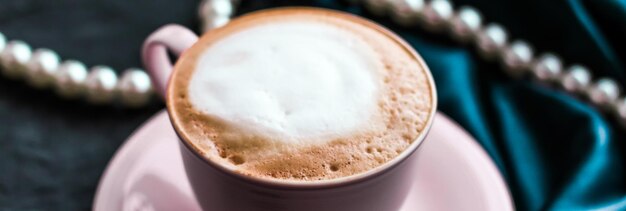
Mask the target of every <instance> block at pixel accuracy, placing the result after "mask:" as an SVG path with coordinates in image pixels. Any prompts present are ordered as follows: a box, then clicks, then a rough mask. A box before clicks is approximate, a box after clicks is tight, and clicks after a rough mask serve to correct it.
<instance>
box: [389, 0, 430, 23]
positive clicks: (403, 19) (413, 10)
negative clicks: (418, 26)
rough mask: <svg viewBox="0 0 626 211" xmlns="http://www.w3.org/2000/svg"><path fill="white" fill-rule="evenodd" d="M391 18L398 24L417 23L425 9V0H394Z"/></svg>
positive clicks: (391, 4) (391, 3)
mask: <svg viewBox="0 0 626 211" xmlns="http://www.w3.org/2000/svg"><path fill="white" fill-rule="evenodd" d="M389 6H390V7H391V18H392V19H393V20H394V21H395V22H396V23H398V24H400V25H404V26H410V25H413V24H415V23H417V20H418V18H419V16H420V15H421V14H422V10H423V9H424V0H392V1H391V2H390V5H389Z"/></svg>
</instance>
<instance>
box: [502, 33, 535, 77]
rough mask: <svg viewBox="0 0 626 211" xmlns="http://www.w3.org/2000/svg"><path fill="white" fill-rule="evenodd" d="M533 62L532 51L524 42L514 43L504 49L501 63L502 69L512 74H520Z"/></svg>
mask: <svg viewBox="0 0 626 211" xmlns="http://www.w3.org/2000/svg"><path fill="white" fill-rule="evenodd" d="M532 61H533V49H532V47H530V45H529V44H528V43H526V42H524V41H519V40H518V41H514V42H513V43H511V44H510V45H509V46H507V47H506V48H504V51H503V52H502V63H503V64H504V67H505V68H506V69H507V70H509V71H511V72H512V73H514V74H519V73H522V72H521V71H522V70H525V69H527V68H528V67H529V66H530V64H531V62H532Z"/></svg>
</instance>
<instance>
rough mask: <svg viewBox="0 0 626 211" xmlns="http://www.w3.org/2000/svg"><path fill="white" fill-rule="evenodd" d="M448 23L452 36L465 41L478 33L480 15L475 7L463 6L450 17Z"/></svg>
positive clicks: (480, 20)
mask: <svg viewBox="0 0 626 211" xmlns="http://www.w3.org/2000/svg"><path fill="white" fill-rule="evenodd" d="M450 24H451V26H450V30H451V31H452V35H453V36H454V38H456V39H457V40H460V41H464V42H465V41H469V40H470V39H471V38H472V37H473V36H475V35H476V34H477V33H478V31H479V30H480V26H481V24H482V17H481V15H480V13H479V12H478V11H477V10H476V9H474V8H472V7H468V6H463V7H461V8H460V9H459V11H458V12H457V13H456V15H454V16H453V17H452V20H451V21H450Z"/></svg>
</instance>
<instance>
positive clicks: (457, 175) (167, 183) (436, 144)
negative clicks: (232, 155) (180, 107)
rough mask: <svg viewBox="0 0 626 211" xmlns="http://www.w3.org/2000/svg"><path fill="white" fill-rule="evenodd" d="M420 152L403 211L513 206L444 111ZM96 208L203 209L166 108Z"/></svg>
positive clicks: (133, 142) (120, 158)
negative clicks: (198, 201)
mask: <svg viewBox="0 0 626 211" xmlns="http://www.w3.org/2000/svg"><path fill="white" fill-rule="evenodd" d="M417 153H419V154H418V155H419V156H420V158H419V161H418V162H417V165H418V169H419V173H418V176H417V177H416V178H415V180H416V182H415V184H414V188H413V190H412V191H411V193H410V195H409V196H408V197H407V200H406V202H405V204H404V206H403V207H402V210H406V211H409V210H494V211H508V210H514V208H513V202H512V200H511V197H510V195H509V191H508V189H507V186H506V184H505V183H504V180H503V178H502V176H501V175H500V172H499V171H498V169H497V168H496V166H495V165H494V163H493V161H492V160H491V158H489V156H488V155H487V153H485V151H484V150H483V149H482V148H481V147H480V146H479V145H478V144H477V143H476V141H475V140H474V139H473V138H472V137H470V136H469V135H468V134H467V133H466V132H465V131H464V130H463V129H461V128H460V127H459V126H457V125H456V123H454V122H453V121H451V120H450V119H448V118H447V117H445V116H444V115H442V114H438V115H437V117H436V119H435V122H434V125H433V127H432V129H431V131H430V134H429V136H428V138H427V139H426V141H425V142H424V143H422V146H420V150H419V151H418V152H417ZM93 210H94V211H111V210H120V211H152V210H154V211H160V210H189V211H196V210H200V207H199V206H198V204H197V203H196V200H195V197H194V196H193V192H192V190H191V186H190V185H189V182H188V181H187V179H186V175H185V171H184V169H183V162H182V159H181V156H180V151H179V149H178V143H177V137H176V134H175V133H174V130H173V128H172V127H171V125H170V122H169V118H168V116H167V113H166V112H165V111H162V112H160V113H158V114H156V115H155V116H154V117H152V118H151V119H150V120H149V121H148V122H146V123H145V124H144V125H143V126H142V127H141V128H140V129H139V130H137V131H136V132H135V133H134V134H133V135H132V136H131V137H130V139H128V140H127V141H126V143H125V144H124V145H123V146H122V147H121V148H120V149H119V150H118V152H117V153H116V155H115V156H114V157H113V159H112V160H111V162H110V163H109V166H108V167H107V169H106V171H105V172H104V175H103V176H102V178H101V180H100V184H99V186H98V190H97V192H96V196H95V198H94V204H93Z"/></svg>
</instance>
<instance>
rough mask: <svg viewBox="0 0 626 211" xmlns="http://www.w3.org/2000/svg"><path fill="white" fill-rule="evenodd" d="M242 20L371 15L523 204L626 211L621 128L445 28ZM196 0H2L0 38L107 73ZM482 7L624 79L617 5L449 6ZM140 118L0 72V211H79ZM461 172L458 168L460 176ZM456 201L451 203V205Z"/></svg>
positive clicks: (625, 9) (190, 18)
mask: <svg viewBox="0 0 626 211" xmlns="http://www.w3.org/2000/svg"><path fill="white" fill-rule="evenodd" d="M243 2H244V3H243V4H242V8H240V9H239V12H241V13H245V12H249V11H252V10H258V9H261V8H267V7H274V6H279V5H314V6H322V7H329V8H335V9H342V10H347V11H350V12H353V13H357V14H359V15H363V16H365V17H367V18H373V19H374V20H375V21H378V22H380V23H382V24H384V25H385V26H387V27H390V28H391V29H392V30H393V31H395V32H397V33H398V34H400V35H401V36H402V37H404V38H405V39H406V40H407V41H408V42H409V43H410V44H411V45H412V46H414V47H415V48H416V49H417V50H418V51H419V52H420V54H421V55H422V56H423V57H424V59H425V60H426V62H427V63H428V65H429V67H430V68H431V70H432V72H433V75H434V78H435V81H436V83H437V88H438V92H439V93H438V96H439V100H440V104H439V105H440V107H439V109H440V110H441V111H443V112H444V113H446V114H448V115H449V116H451V117H452V118H453V119H455V120H456V121H458V122H459V123H460V124H461V125H462V126H463V127H464V128H465V129H467V130H468V131H469V132H470V133H471V134H472V135H473V136H474V137H476V139H477V140H478V141H479V142H480V143H481V145H482V146H483V147H484V148H485V149H486V150H487V151H488V152H489V154H490V155H491V157H492V158H493V159H494V160H495V162H496V163H497V165H498V167H499V168H500V170H501V172H502V173H503V175H504V176H505V177H506V180H507V183H508V185H509V187H510V188H511V191H512V195H513V197H514V200H515V203H516V207H517V208H518V209H519V210H546V209H554V210H585V209H592V208H595V209H599V208H605V209H610V210H624V209H626V200H625V199H626V183H625V180H626V179H625V178H626V175H625V174H624V167H626V166H625V164H626V162H624V161H625V158H624V151H625V149H626V146H625V144H624V141H625V140H626V135H625V133H624V131H625V130H624V129H623V128H621V127H618V126H617V124H616V122H615V121H612V120H610V118H606V117H605V116H603V115H602V114H601V113H599V112H597V110H596V109H594V108H593V107H591V106H589V105H588V104H586V103H584V102H583V101H580V100H578V99H576V98H575V97H573V96H570V95H568V94H565V93H563V92H560V91H555V89H553V88H549V87H546V86H543V85H539V84H537V83H534V82H532V80H529V79H513V78H511V77H508V76H506V75H505V74H503V73H502V72H503V71H502V69H501V68H500V66H499V65H497V64H494V63H490V62H485V61H484V60H482V59H480V57H478V56H477V55H476V54H475V53H474V51H473V48H472V47H471V46H464V45H460V44H456V43H455V42H452V41H451V40H450V39H449V38H448V37H447V36H444V35H442V34H433V33H428V32H425V31H423V30H420V29H419V28H414V29H407V28H402V27H399V26H397V25H395V24H393V23H391V22H390V21H389V19H387V18H376V17H374V16H372V15H371V14H368V13H366V12H363V10H362V9H361V8H359V7H349V6H347V5H345V4H340V3H337V2H335V1H330V0H317V1H313V0H308V1H290V0H275V1H260V0H243ZM197 3H198V1H195V0H187V1H175V0H171V1H150V0H141V1H138V0H135V1H123V0H115V1H104V0H99V1H88V0H83V1H78V0H56V1H46V0H39V1H31V0H0V31H1V32H3V33H5V34H6V35H7V37H9V38H18V39H23V40H25V41H27V42H29V43H31V44H32V45H33V46H34V47H49V48H52V49H54V50H56V51H58V52H59V53H60V54H61V55H62V56H63V57H64V58H77V59H79V60H82V61H85V62H86V63H87V64H88V65H97V64H101V63H102V64H108V65H111V66H113V67H114V68H116V69H121V68H126V67H129V66H139V54H138V53H139V46H140V45H141V41H142V40H143V39H144V38H145V37H146V36H147V35H148V34H149V33H150V32H152V31H153V30H154V29H156V28H157V27H158V26H160V25H162V24H165V23H170V22H174V23H180V24H183V25H185V26H188V27H192V28H196V27H195V26H196V24H197V23H196V7H197ZM454 3H455V5H457V6H458V5H472V6H474V7H476V8H478V9H479V10H480V11H481V12H482V13H483V14H484V16H485V18H486V20H487V21H488V22H498V23H501V24H502V25H504V26H505V27H506V28H507V29H509V31H510V32H511V36H512V37H513V38H515V39H517V38H523V39H526V40H528V41H530V43H533V44H534V45H535V47H536V49H537V50H539V51H553V52H555V53H557V54H559V55H561V56H562V57H563V59H564V60H565V61H567V62H566V63H567V64H570V63H571V62H579V63H581V64H584V65H586V66H588V67H590V68H591V69H592V70H593V73H594V74H595V75H601V76H611V77H615V78H616V79H617V80H619V82H620V83H621V84H625V82H626V81H625V79H626V78H625V77H624V76H625V74H626V72H625V70H624V68H625V67H624V65H625V64H624V61H626V44H625V42H624V37H626V1H624V0H597V1H596V0H587V1H580V0H569V1H544V0H512V1H497V0H454ZM160 108H162V105H160V104H159V103H154V104H153V105H152V106H150V107H148V108H144V109H139V110H126V109H121V108H116V107H110V106H101V107H97V106H91V105H88V104H84V103H80V102H78V101H65V100H61V99H59V98H58V97H56V96H55V95H53V94H52V93H51V92H49V91H37V90H33V89H31V88H29V87H27V86H25V85H23V84H22V83H21V82H14V81H9V80H6V79H3V78H0V210H88V209H89V208H90V206H91V202H92V198H93V193H94V191H95V188H96V185H97V181H98V179H99V177H100V175H101V173H102V171H103V170H104V168H105V165H106V163H107V161H108V160H109V159H110V157H111V156H112V155H113V153H114V151H115V150H116V148H117V147H118V146H119V145H120V144H121V143H122V142H123V140H124V139H125V138H126V137H128V136H129V135H130V133H131V132H132V131H133V130H134V129H136V128H137V127H138V126H139V125H140V124H141V122H143V121H145V120H146V119H147V118H148V117H149V116H150V115H151V114H153V113H154V112H156V111H157V110H159V109H160ZM460 173H462V172H460ZM450 203H453V202H450Z"/></svg>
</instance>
